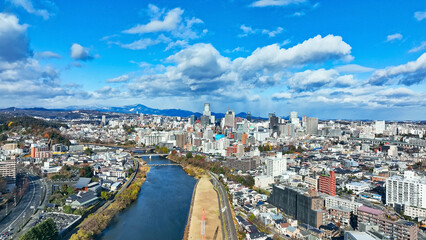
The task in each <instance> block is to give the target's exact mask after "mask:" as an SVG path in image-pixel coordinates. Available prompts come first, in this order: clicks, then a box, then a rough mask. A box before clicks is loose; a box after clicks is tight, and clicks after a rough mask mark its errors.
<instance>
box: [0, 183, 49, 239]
mask: <svg viewBox="0 0 426 240" xmlns="http://www.w3.org/2000/svg"><path fill="white" fill-rule="evenodd" d="M28 179H29V180H30V184H29V186H28V189H27V192H26V193H25V195H24V196H23V197H22V199H21V201H20V202H19V204H18V205H17V206H16V207H15V208H14V209H13V210H12V211H11V212H10V214H9V215H8V216H7V217H6V218H4V219H3V220H2V221H1V222H0V233H1V235H4V234H5V233H6V232H9V233H10V234H14V233H15V232H16V231H18V230H19V228H20V227H21V226H22V225H23V224H24V223H25V222H26V220H27V219H28V218H30V217H31V216H32V215H33V213H34V211H35V209H36V208H37V207H38V206H39V204H40V201H41V198H42V193H43V188H42V184H41V182H40V179H39V178H38V177H34V176H29V177H28Z"/></svg>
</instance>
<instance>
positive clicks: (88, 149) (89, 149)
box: [84, 148, 93, 156]
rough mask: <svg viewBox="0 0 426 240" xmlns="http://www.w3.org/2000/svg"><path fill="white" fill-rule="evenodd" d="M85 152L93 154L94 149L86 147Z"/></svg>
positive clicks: (89, 154)
mask: <svg viewBox="0 0 426 240" xmlns="http://www.w3.org/2000/svg"><path fill="white" fill-rule="evenodd" d="M84 153H85V154H86V155H88V156H92V154H93V150H92V149H91V148H86V149H84Z"/></svg>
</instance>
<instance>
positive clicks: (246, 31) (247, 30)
mask: <svg viewBox="0 0 426 240" xmlns="http://www.w3.org/2000/svg"><path fill="white" fill-rule="evenodd" d="M240 29H241V30H243V32H244V33H242V34H239V35H238V37H246V36H248V35H250V34H255V33H256V31H255V30H253V28H251V27H249V26H246V25H244V24H243V25H241V26H240Z"/></svg>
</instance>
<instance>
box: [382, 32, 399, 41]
mask: <svg viewBox="0 0 426 240" xmlns="http://www.w3.org/2000/svg"><path fill="white" fill-rule="evenodd" d="M401 39H402V35H401V34H400V33H394V34H391V35H388V36H387V37H386V42H392V41H395V40H401Z"/></svg>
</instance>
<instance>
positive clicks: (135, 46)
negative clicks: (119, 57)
mask: <svg viewBox="0 0 426 240" xmlns="http://www.w3.org/2000/svg"><path fill="white" fill-rule="evenodd" d="M170 41H171V39H170V38H168V37H166V36H164V35H160V36H159V37H158V38H156V39H151V38H142V39H139V40H137V41H134V42H132V43H128V44H121V43H118V44H119V45H120V46H121V47H122V48H127V49H132V50H141V49H146V48H147V47H149V46H152V45H157V44H159V43H167V42H170Z"/></svg>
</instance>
